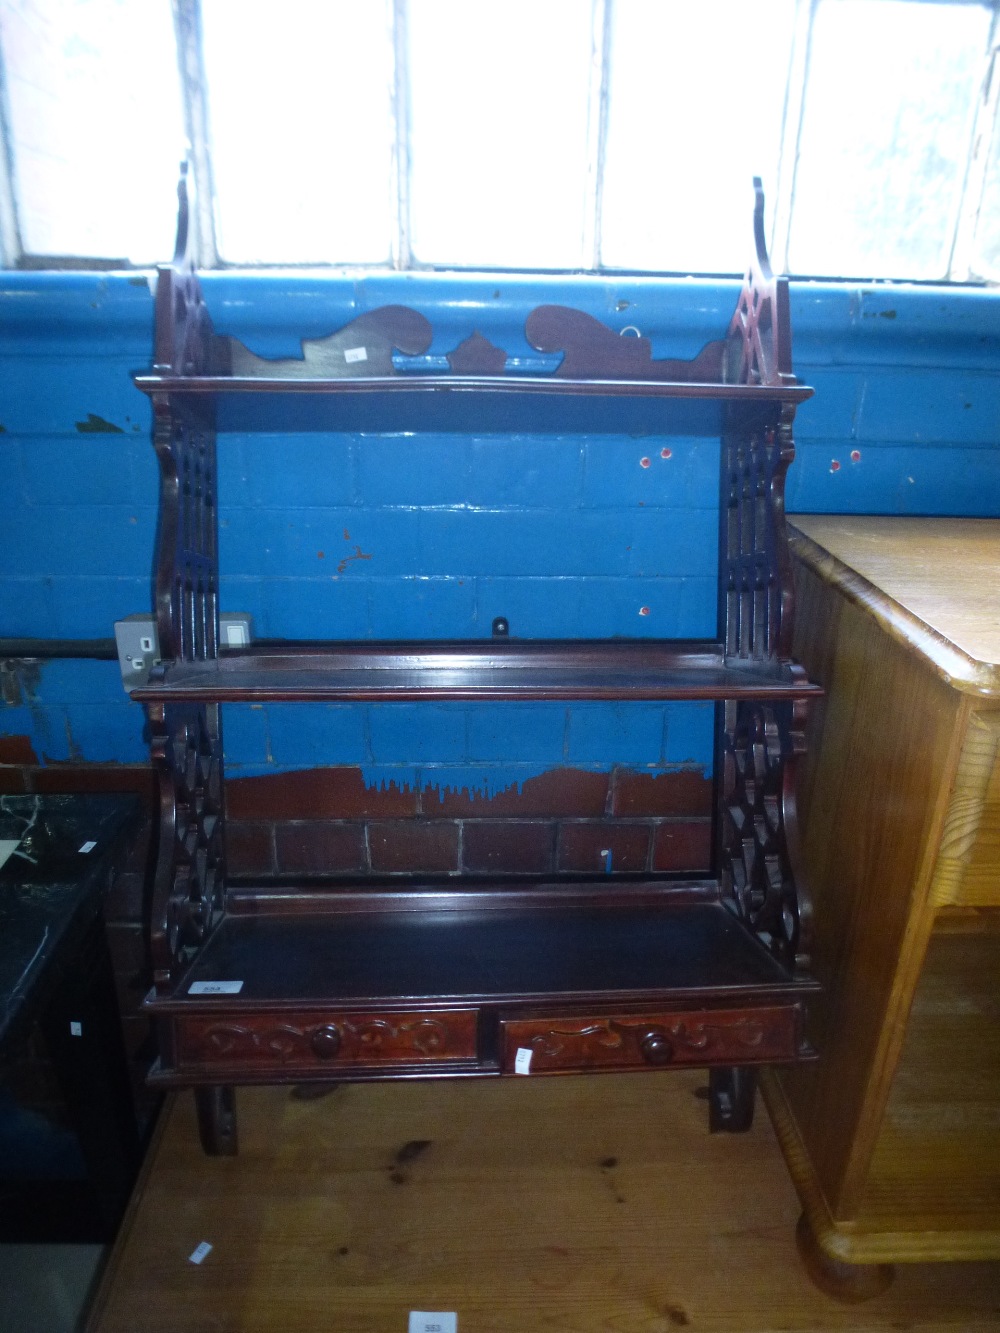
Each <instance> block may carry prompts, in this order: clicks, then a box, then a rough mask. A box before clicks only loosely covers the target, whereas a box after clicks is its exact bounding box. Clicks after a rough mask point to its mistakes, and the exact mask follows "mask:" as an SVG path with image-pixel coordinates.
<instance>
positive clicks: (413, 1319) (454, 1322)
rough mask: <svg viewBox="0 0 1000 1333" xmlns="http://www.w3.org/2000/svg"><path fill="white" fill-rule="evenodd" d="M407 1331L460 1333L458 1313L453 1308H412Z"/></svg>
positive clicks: (410, 1332)
mask: <svg viewBox="0 0 1000 1333" xmlns="http://www.w3.org/2000/svg"><path fill="white" fill-rule="evenodd" d="M406 1333H458V1315H457V1314H455V1313H454V1312H453V1311H451V1310H411V1311H410V1326H409V1328H408V1329H407V1330H406Z"/></svg>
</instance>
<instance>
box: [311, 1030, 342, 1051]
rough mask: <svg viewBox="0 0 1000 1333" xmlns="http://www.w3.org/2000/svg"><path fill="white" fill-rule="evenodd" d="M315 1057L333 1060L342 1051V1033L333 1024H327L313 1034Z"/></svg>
mask: <svg viewBox="0 0 1000 1333" xmlns="http://www.w3.org/2000/svg"><path fill="white" fill-rule="evenodd" d="M311 1045H312V1048H313V1055H315V1056H316V1058H317V1059H319V1060H332V1059H333V1057H334V1056H335V1055H337V1054H338V1052H339V1051H340V1032H339V1030H338V1029H337V1028H335V1027H334V1026H333V1024H332V1023H326V1024H324V1026H323V1027H321V1028H317V1029H316V1031H315V1032H314V1033H313V1034H312V1042H311Z"/></svg>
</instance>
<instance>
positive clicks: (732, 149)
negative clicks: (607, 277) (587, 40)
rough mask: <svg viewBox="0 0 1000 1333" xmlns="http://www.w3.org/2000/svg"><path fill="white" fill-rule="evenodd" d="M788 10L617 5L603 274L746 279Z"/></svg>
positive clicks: (768, 0)
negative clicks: (756, 189) (652, 272)
mask: <svg viewBox="0 0 1000 1333" xmlns="http://www.w3.org/2000/svg"><path fill="white" fill-rule="evenodd" d="M794 10H795V6H794V3H793V0H758V3H754V4H747V3H746V0H711V2H710V3H709V2H708V0H706V2H705V3H699V4H681V3H664V0H617V3H616V5H615V10H614V27H613V29H612V35H611V81H610V99H609V104H608V129H607V147H606V154H605V167H604V202H603V210H602V217H601V237H602V241H601V262H602V263H603V264H606V265H609V266H611V267H616V268H641V269H682V270H686V271H689V272H696V273H742V272H743V270H744V269H745V267H746V263H747V259H748V257H749V256H748V248H749V246H750V244H751V231H750V219H751V216H752V209H753V194H752V184H753V177H754V176H760V177H761V179H762V180H763V183H764V190H765V193H766V195H767V199H768V222H769V223H770V221H771V219H772V218H773V216H774V203H775V200H776V197H777V185H778V160H779V156H780V152H781V134H782V120H783V115H784V104H785V86H786V82H787V73H788V66H789V60H790V56H791V46H792V31H793V21H794Z"/></svg>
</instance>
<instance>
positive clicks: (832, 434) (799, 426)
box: [794, 366, 865, 441]
mask: <svg viewBox="0 0 1000 1333" xmlns="http://www.w3.org/2000/svg"><path fill="white" fill-rule="evenodd" d="M796 372H797V374H798V376H799V378H800V379H801V380H803V381H804V382H805V383H806V384H808V385H811V386H812V388H814V389H815V390H816V392H815V395H814V396H813V397H812V398H808V399H806V401H805V402H804V403H802V404H801V406H800V407H798V408H797V409H796V412H795V427H794V431H795V439H796V440H797V441H798V440H808V439H816V438H817V437H822V438H826V439H844V440H850V439H853V438H854V435H855V433H856V429H857V422H858V413H859V411H860V408H861V402H862V398H863V395H864V391H865V377H864V375H862V374H860V373H859V372H858V371H857V370H856V369H853V368H851V369H847V368H839V367H838V368H836V369H832V368H824V369H822V370H818V369H816V368H814V367H813V366H809V367H808V369H805V368H803V367H801V366H796Z"/></svg>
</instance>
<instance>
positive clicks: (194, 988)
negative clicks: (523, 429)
mask: <svg viewBox="0 0 1000 1333" xmlns="http://www.w3.org/2000/svg"><path fill="white" fill-rule="evenodd" d="M242 989H243V982H242V981H192V982H191V985H190V986H188V994H189V995H239V993H240V991H241V990H242Z"/></svg>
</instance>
